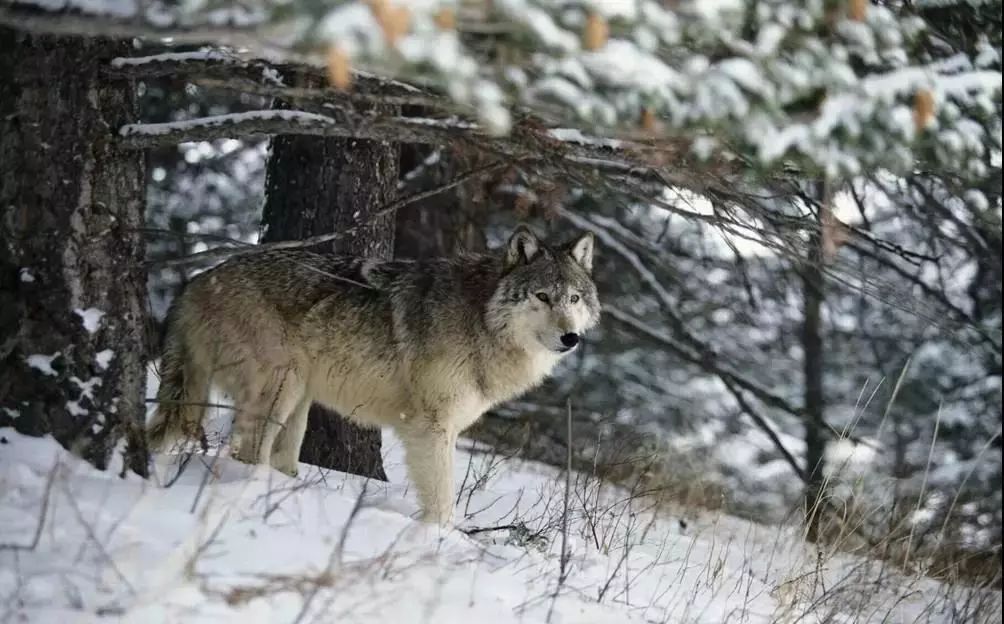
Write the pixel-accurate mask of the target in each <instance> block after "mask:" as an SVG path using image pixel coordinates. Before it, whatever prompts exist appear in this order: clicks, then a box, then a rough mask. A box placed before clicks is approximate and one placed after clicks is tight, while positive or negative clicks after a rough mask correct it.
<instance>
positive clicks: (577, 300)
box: [568, 295, 579, 303]
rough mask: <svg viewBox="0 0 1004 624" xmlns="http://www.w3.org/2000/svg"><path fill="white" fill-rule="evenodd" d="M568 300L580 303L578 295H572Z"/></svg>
mask: <svg viewBox="0 0 1004 624" xmlns="http://www.w3.org/2000/svg"><path fill="white" fill-rule="evenodd" d="M568 300H569V301H571V302H572V303H578V302H579V296H578V295H572V296H571V297H569V299H568Z"/></svg>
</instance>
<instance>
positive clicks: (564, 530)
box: [547, 398, 572, 622]
mask: <svg viewBox="0 0 1004 624" xmlns="http://www.w3.org/2000/svg"><path fill="white" fill-rule="evenodd" d="M565 405H566V408H567V412H568V413H567V416H566V422H567V424H568V429H567V434H568V446H567V449H568V452H567V453H566V458H567V464H566V466H565V500H564V508H563V510H562V513H561V558H560V560H559V573H558V586H557V587H555V588H554V595H553V596H551V606H550V607H548V610H547V621H548V622H550V621H551V616H552V615H553V614H554V604H555V603H556V602H557V601H558V594H559V593H560V592H561V588H562V587H563V586H564V584H565V580H566V579H567V578H568V560H569V555H568V505H569V502H570V499H571V492H572V399H571V398H568V400H567V401H566V403H565Z"/></svg>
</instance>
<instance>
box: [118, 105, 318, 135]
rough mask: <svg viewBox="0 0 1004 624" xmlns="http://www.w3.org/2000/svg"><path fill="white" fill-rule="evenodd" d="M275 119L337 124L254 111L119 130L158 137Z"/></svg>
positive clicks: (292, 112)
mask: <svg viewBox="0 0 1004 624" xmlns="http://www.w3.org/2000/svg"><path fill="white" fill-rule="evenodd" d="M273 119H282V120H285V121H296V122H297V123H302V124H323V125H333V124H335V120H334V119H332V118H331V117H326V116H324V115H318V114H316V113H307V112H304V111H296V110H254V111H245V112H242V113H227V114H224V115H213V116H211V117H196V118H193V119H185V120H183V121H166V122H161V123H147V124H126V125H124V126H122V127H121V128H119V134H120V135H122V136H134V135H148V136H156V135H162V134H169V133H171V132H184V131H186V130H192V129H194V128H203V127H210V126H224V125H228V124H236V123H241V122H248V121H270V120H273Z"/></svg>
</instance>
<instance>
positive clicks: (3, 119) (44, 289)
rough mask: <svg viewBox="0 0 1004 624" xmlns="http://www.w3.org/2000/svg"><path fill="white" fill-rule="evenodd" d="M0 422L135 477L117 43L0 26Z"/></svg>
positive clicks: (128, 222)
mask: <svg viewBox="0 0 1004 624" xmlns="http://www.w3.org/2000/svg"><path fill="white" fill-rule="evenodd" d="M0 48H2V49H3V50H4V52H3V54H2V55H0V426H13V427H15V428H16V429H17V430H18V431H21V432H23V433H26V434H30V435H43V434H52V435H53V436H54V437H55V438H56V439H57V440H58V441H59V442H60V443H61V444H62V445H63V446H65V447H67V448H69V449H71V450H73V451H74V452H76V453H77V454H79V455H81V456H82V457H84V458H86V459H87V460H89V461H91V462H92V463H93V464H94V465H95V466H97V467H99V468H102V469H103V468H105V467H107V466H108V463H109V460H110V458H111V455H112V452H113V450H114V448H115V446H116V444H117V443H118V442H119V441H120V440H121V439H122V438H123V437H124V438H125V439H126V441H127V444H126V447H125V449H126V451H125V460H126V461H125V465H126V466H128V467H129V468H131V469H132V470H133V471H135V472H137V473H139V474H143V475H145V474H146V472H147V460H148V455H147V453H146V447H145V443H144V441H143V434H142V423H143V421H144V418H145V411H146V410H145V402H144V396H145V394H144V390H145V380H146V340H145V332H144V328H145V322H146V305H145V300H144V297H145V284H146V279H145V272H144V269H143V262H142V260H143V240H142V238H141V235H140V232H139V228H140V227H142V225H143V181H144V163H143V156H142V154H141V153H139V152H135V151H126V150H121V149H118V148H117V146H116V143H115V141H114V139H115V129H116V128H117V127H118V126H119V125H121V124H123V123H126V122H129V121H133V120H135V118H136V100H135V91H134V89H133V88H132V85H131V84H129V83H128V82H122V81H110V80H107V79H105V78H104V77H102V75H101V74H100V72H99V69H100V67H101V66H103V65H104V64H106V63H107V62H108V60H109V59H111V58H113V57H116V56H120V55H123V54H128V53H129V51H130V49H129V44H128V43H124V42H118V41H110V40H107V39H91V38H87V39H85V38H68V37H62V38H60V37H48V36H34V35H28V34H25V33H21V32H18V31H15V30H11V29H7V28H2V27H0Z"/></svg>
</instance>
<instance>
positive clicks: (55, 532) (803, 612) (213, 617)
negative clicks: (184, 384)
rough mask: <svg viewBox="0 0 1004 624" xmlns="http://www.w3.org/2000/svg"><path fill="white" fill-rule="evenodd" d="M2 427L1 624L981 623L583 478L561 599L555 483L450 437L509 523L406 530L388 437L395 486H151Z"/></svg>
mask: <svg viewBox="0 0 1004 624" xmlns="http://www.w3.org/2000/svg"><path fill="white" fill-rule="evenodd" d="M0 436H2V437H3V440H2V441H0V442H2V443H0V543H2V544H3V549H2V550H0V622H38V623H43V622H59V623H61V624H66V623H67V622H97V621H101V622H108V621H111V622H143V623H150V624H152V623H155V622H185V623H186V624H187V623H194V622H231V621H232V622H237V621H240V622H359V623H369V622H374V623H376V622H380V623H385V622H386V623H389V622H437V623H438V622H469V621H476V622H478V624H492V623H495V622H543V621H546V620H547V619H548V617H549V613H550V619H551V621H553V622H584V623H592V622H688V623H689V622H695V623H696V622H707V623H713V624H721V623H723V622H749V623H753V624H758V623H767V622H789V621H790V622H796V621H801V622H823V621H832V622H866V621H867V622H871V621H875V622H884V621H891V622H914V621H920V622H928V621H929V622H962V621H967V622H968V621H978V620H976V619H974V617H975V616H973V615H972V614H969V615H966V614H965V612H962V616H963V617H961V619H960V613H959V612H956V614H954V615H953V614H952V613H951V612H950V611H949V610H948V609H949V607H950V606H952V605H954V608H956V609H959V608H961V607H960V606H959V605H963V601H965V600H966V599H969V603H966V604H971V603H972V598H973V594H971V593H967V592H965V591H964V590H962V589H960V588H951V587H948V586H945V585H940V584H937V583H935V582H933V581H927V580H919V579H905V578H901V577H897V576H896V575H895V574H894V573H892V572H891V571H890V570H888V569H886V570H885V571H883V572H879V571H878V568H877V566H878V564H871V563H868V562H866V561H865V560H860V559H854V558H850V557H845V556H828V555H826V556H824V557H822V558H821V559H817V556H816V554H815V553H814V552H812V551H810V550H809V549H808V548H806V547H805V546H804V545H803V544H802V542H801V540H799V539H798V537H797V535H796V533H795V531H794V530H792V529H784V528H776V527H774V528H770V527H764V526H759V525H755V524H751V523H747V522H744V521H741V520H737V519H735V518H731V517H728V516H720V515H719V516H716V515H701V514H699V513H697V512H691V511H687V512H685V513H683V512H682V511H681V510H676V511H675V512H665V511H664V512H662V513H661V514H659V515H653V514H651V513H649V512H647V511H645V510H644V502H643V501H642V500H640V499H634V500H632V498H631V497H630V496H627V495H626V494H627V493H626V492H623V491H620V490H615V489H613V488H610V487H609V486H604V487H602V488H598V485H599V484H598V482H597V481H596V480H594V479H589V478H588V477H587V476H585V475H578V476H577V477H576V478H575V479H573V481H572V488H571V496H570V500H569V507H570V509H571V511H570V513H569V514H568V515H569V529H568V539H567V549H568V550H567V551H568V552H569V553H570V555H569V557H568V559H567V565H566V575H565V577H566V578H565V579H564V580H563V582H562V583H561V587H560V589H559V588H558V585H559V579H560V577H561V559H562V558H561V552H562V536H561V533H562V532H561V525H562V517H563V513H562V511H563V508H564V504H565V503H564V483H565V476H564V474H563V473H562V472H561V471H558V470H554V469H552V468H549V467H545V466H541V465H537V464H529V463H523V462H519V461H515V460H510V459H505V458H500V457H497V456H493V455H492V454H490V453H484V452H480V451H478V450H476V449H472V447H471V443H469V442H464V441H462V442H461V446H462V447H464V448H467V449H468V450H469V451H470V450H473V452H462V453H460V454H459V457H458V461H457V465H456V473H457V479H458V483H460V482H462V483H464V484H465V485H464V488H463V490H462V491H461V496H460V501H459V506H458V517H459V518H461V520H460V522H459V525H460V527H461V528H462V529H467V530H470V529H472V528H474V527H477V528H489V527H496V526H503V525H511V528H506V529H501V530H493V531H481V532H474V533H471V534H467V533H465V532H463V531H462V530H458V529H450V530H445V531H440V530H437V529H434V528H431V527H429V526H428V525H423V524H421V523H418V522H416V521H414V520H412V519H411V517H410V516H411V515H413V514H414V513H415V512H416V509H417V507H416V504H415V501H414V497H413V495H412V493H411V492H409V489H408V487H407V479H406V477H405V474H404V469H403V466H402V464H401V452H400V445H399V444H398V443H397V441H396V440H394V439H393V438H392V437H391V436H389V435H387V436H385V447H386V449H387V457H386V462H385V463H386V467H387V472H388V475H389V477H390V479H391V483H390V484H385V483H376V482H369V483H367V482H366V480H364V479H362V478H357V477H353V476H348V475H345V474H341V473H335V472H324V471H320V470H318V469H317V468H315V467H311V466H306V465H304V466H303V467H302V469H301V476H300V478H298V479H296V480H294V479H290V478H287V477H285V476H283V475H281V474H280V473H278V472H275V471H272V470H270V469H263V468H252V467H249V466H245V465H242V464H239V463H236V462H234V461H232V460H230V459H227V458H226V457H224V456H222V454H219V453H213V454H210V455H209V456H205V457H203V456H195V457H193V458H192V459H191V460H190V461H189V462H188V464H187V466H186V468H185V470H184V471H183V472H182V473H181V475H180V476H177V474H178V464H179V460H180V459H181V456H177V455H175V456H162V457H158V458H157V480H158V481H159V482H160V483H159V484H158V483H155V482H151V481H146V482H144V481H143V480H141V479H139V478H136V477H134V476H129V477H126V478H125V479H120V478H118V477H117V476H115V475H114V472H113V471H112V472H98V471H95V470H93V469H92V468H90V467H89V466H88V465H86V464H84V463H83V462H81V461H79V460H77V459H75V458H73V457H72V456H70V455H69V454H68V453H66V452H65V451H63V450H62V449H61V448H60V447H59V446H58V445H57V444H56V443H55V442H53V441H52V440H51V439H47V438H46V439H37V438H27V437H24V436H21V435H19V434H17V433H15V432H13V431H12V430H10V429H6V430H4V429H0ZM167 481H173V483H171V485H170V487H163V485H164V483H165V482H167ZM680 513H682V515H677V514H680ZM40 519H42V520H43V523H42V524H41V525H40V524H39V521H40ZM39 526H41V529H40V531H39ZM984 598H986V596H985V595H984ZM989 599H990V600H991V601H996V602H995V604H996V605H998V608H999V604H1000V594H999V593H997V594H991V595H990V596H989ZM967 608H968V607H967ZM552 611H553V613H552ZM999 613H1000V612H999V610H998V611H996V614H997V615H996V617H997V621H999V617H1000V616H999ZM984 621H990V620H984Z"/></svg>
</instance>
